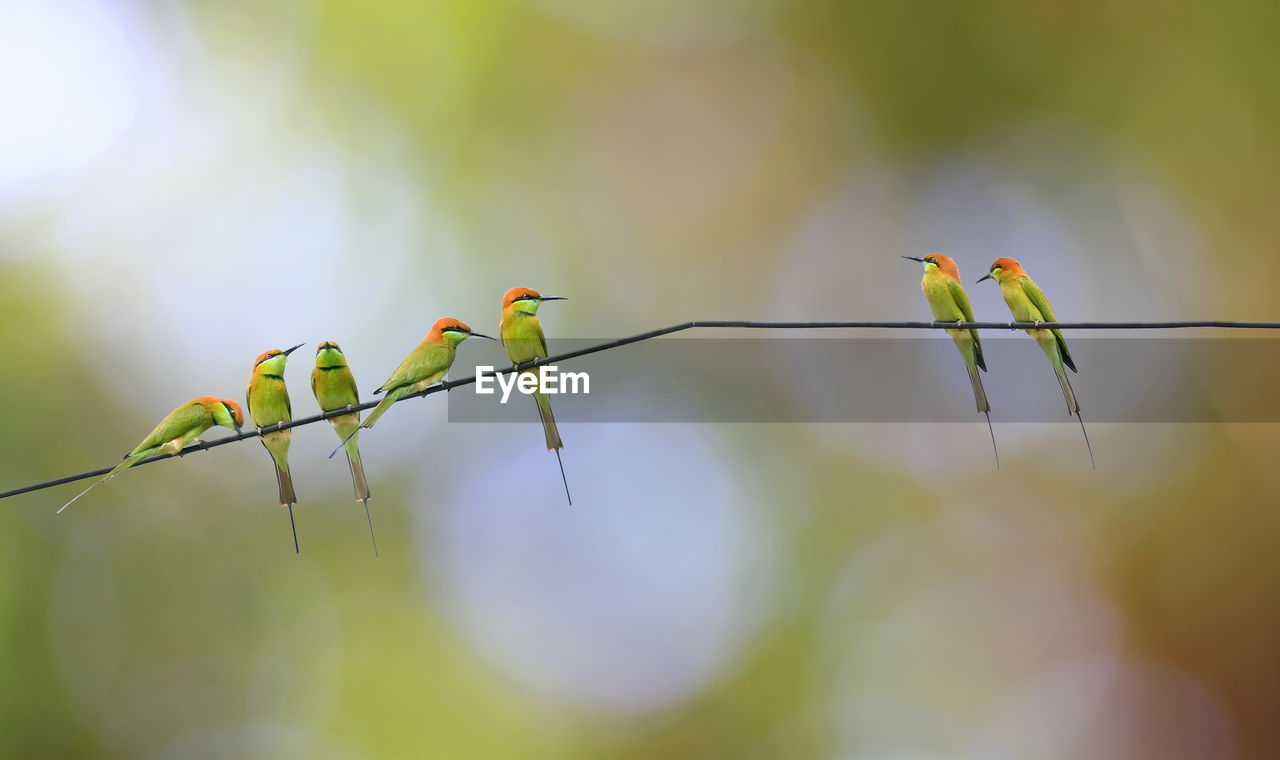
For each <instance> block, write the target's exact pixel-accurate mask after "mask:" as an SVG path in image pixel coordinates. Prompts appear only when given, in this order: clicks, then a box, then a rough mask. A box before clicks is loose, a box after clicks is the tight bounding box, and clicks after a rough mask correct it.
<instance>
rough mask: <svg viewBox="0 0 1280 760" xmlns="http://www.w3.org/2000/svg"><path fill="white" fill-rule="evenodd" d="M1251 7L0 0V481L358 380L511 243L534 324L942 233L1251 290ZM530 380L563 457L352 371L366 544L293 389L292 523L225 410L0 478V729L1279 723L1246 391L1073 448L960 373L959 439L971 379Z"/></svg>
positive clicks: (1063, 301) (270, 741)
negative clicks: (622, 386) (315, 365)
mask: <svg viewBox="0 0 1280 760" xmlns="http://www.w3.org/2000/svg"><path fill="white" fill-rule="evenodd" d="M1277 38H1280V4H1276V3H1246V2H1217V3H1209V2H1171V3H1170V2H1152V1H1150V0H1137V1H1135V2H1126V3H1118V2H1117V3H1095V4H1081V3H1073V2H1059V1H1057V0H1050V1H1048V2H1034V3H1020V2H1010V1H1008V0H975V1H974V2H959V3H935V2H930V3H924V2H894V3H885V2H861V1H851V0H836V1H832V2H786V3H784V2H781V1H780V0H707V1H705V2H696V1H691V0H680V1H679V2H677V1H675V0H618V1H616V2H611V3H596V2H589V1H588V0H405V1H403V2H353V1H351V0H314V1H311V2H308V1H307V0H286V1H282V2H275V3H263V2H246V1H242V0H220V1H219V2H216V3H214V2H177V1H174V2H146V1H145V0H54V1H52V2H41V3H32V2H23V0H11V1H9V2H0V104H3V109H4V116H3V118H0V326H2V327H0V347H3V350H4V353H3V355H4V356H5V357H6V359H7V360H6V361H5V362H4V366H3V368H0V419H3V420H4V436H3V439H4V441H5V443H4V456H3V457H0V489H7V488H11V487H16V486H19V485H24V484H26V483H28V482H34V481H37V480H42V479H46V478H52V477H57V476H60V475H64V474H67V473H70V472H75V471H80V470H84V469H89V468H92V467H97V466H102V465H104V464H109V463H111V462H113V461H115V460H116V458H117V457H118V456H120V455H121V454H123V453H124V452H125V451H127V450H128V449H129V448H130V447H131V446H133V445H134V443H136V442H137V441H138V440H139V439H140V438H141V437H142V435H143V434H145V432H146V431H147V430H149V429H150V427H151V426H152V425H153V424H154V422H155V421H156V420H157V419H158V418H159V417H161V416H162V415H164V414H165V413H167V412H168V411H169V410H170V409H172V408H173V407H174V406H176V405H177V404H178V403H180V402H182V401H184V400H186V399H188V398H190V397H192V396H196V395H201V394H213V395H219V396H230V397H233V398H240V397H241V396H242V394H243V388H244V384H245V383H246V382H247V380H248V376H249V372H250V368H251V365H252V362H253V358H254V357H255V356H256V355H257V354H258V353H260V352H262V351H265V350H267V349H270V348H284V347H287V346H290V345H293V344H294V343H297V342H299V341H307V342H308V344H310V345H314V344H316V343H319V342H320V341H322V340H329V339H332V340H336V341H338V342H339V343H341V344H342V345H343V347H344V348H345V349H346V351H347V355H348V358H349V359H350V361H351V363H352V366H353V367H354V369H355V374H356V377H357V380H358V381H359V382H360V384H361V387H362V388H363V389H364V390H365V391H366V392H367V391H368V390H369V389H371V388H372V387H374V386H375V385H376V384H377V383H379V382H381V380H382V379H383V378H384V377H385V375H386V374H387V372H388V371H389V370H390V368H392V367H394V366H395V364H396V362H398V361H399V359H400V358H401V357H402V356H403V355H404V353H405V352H406V351H407V350H408V349H409V348H410V347H412V346H413V345H414V344H415V343H416V342H417V341H418V340H419V339H420V338H421V336H422V335H423V334H424V333H425V332H426V330H427V328H428V327H429V326H430V324H431V322H432V321H433V320H434V319H435V318H436V317H438V316H441V315H450V316H456V317H458V318H461V319H463V320H466V321H468V322H470V323H471V324H472V325H473V326H474V327H475V328H476V329H478V330H482V331H484V332H492V331H493V330H494V329H496V323H497V318H498V306H499V298H500V295H501V293H502V292H503V291H504V290H505V289H506V288H508V287H511V286H513V285H525V286H531V287H534V288H538V289H540V290H542V291H543V292H546V293H553V294H556V295H567V296H570V297H572V299H573V300H571V301H568V302H565V303H563V304H549V305H548V306H547V307H546V308H545V309H544V310H543V316H544V323H545V324H546V325H547V327H548V330H549V331H550V332H551V333H552V337H553V338H554V337H556V336H560V337H576V338H597V337H598V338H608V337H616V336H620V335H625V334H630V333H634V332H640V331H643V330H647V329H651V328H654V327H658V326H662V325H666V324H670V323H674V322H679V321H684V320H687V319H723V318H737V319H752V318H754V319H885V320H897V319H921V318H925V317H926V315H927V310H926V306H925V304H924V302H923V300H922V299H921V298H920V294H919V291H918V281H919V270H918V268H917V267H915V266H913V265H908V264H907V263H906V262H903V261H901V260H899V259H898V258H897V257H898V256H899V255H903V254H906V255H917V256H918V255H922V254H923V253H925V252H927V251H933V250H940V251H944V252H947V253H949V254H951V255H952V256H953V257H955V258H956V259H957V260H958V261H959V263H960V266H961V268H962V270H963V273H964V276H965V277H967V278H969V279H970V280H973V279H977V277H978V275H979V274H981V273H982V271H983V270H985V268H986V266H987V265H988V264H989V262H990V261H991V260H992V259H994V258H996V257H997V256H1013V257H1016V258H1018V259H1020V260H1022V262H1023V263H1024V264H1025V265H1026V266H1027V268H1028V269H1029V270H1030V271H1031V272H1032V273H1033V275H1034V276H1035V277H1036V278H1037V279H1038V280H1039V282H1040V283H1041V284H1042V285H1044V286H1045V288H1046V290H1048V292H1049V293H1050V294H1051V295H1052V297H1053V299H1054V305H1055V307H1056V309H1057V311H1058V313H1059V316H1060V318H1063V319H1096V320H1109V319H1169V318H1218V319H1277V318H1280V311H1277V309H1276V306H1275V304H1274V299H1273V298H1272V297H1271V294H1272V293H1273V289H1274V288H1275V286H1276V285H1277V284H1278V280H1280V275H1277V273H1276V269H1275V265H1276V261H1277V258H1276V255H1277V250H1278V248H1280V235H1278V234H1277V229H1278V228H1277V227H1276V224H1275V209H1276V208H1277V207H1278V206H1280V183H1277V181H1276V179H1275V178H1276V177H1277V174H1278V172H1280V152H1278V151H1277V149H1276V135H1277V134H1280V98H1278V97H1277V92H1278V90H1277V87H1276V81H1277V80H1278V79H1280V47H1277V46H1276V44H1275V41H1276V39H1277ZM970 292H971V294H972V296H973V300H974V304H975V309H976V310H977V313H978V315H979V317H980V318H983V317H987V318H992V319H999V318H1003V317H1004V316H1005V313H1006V312H1005V310H1004V306H1003V304H1002V303H1001V302H1000V300H999V297H998V293H997V291H996V289H995V288H980V287H977V286H972V287H971V288H970ZM553 342H554V341H553ZM475 343H480V341H476V342H475ZM498 351H499V349H497V348H496V347H494V346H491V345H479V346H477V345H475V344H474V343H468V344H467V345H465V346H463V348H462V351H461V354H460V359H459V365H458V366H459V367H460V368H462V369H463V370H464V371H463V372H462V374H469V371H467V370H469V369H470V367H471V366H473V364H474V363H498V362H499V361H500V355H499V353H498ZM957 365H958V363H957ZM309 366H310V350H309V349H308V350H306V351H300V352H299V353H298V354H296V355H295V358H294V359H293V365H292V366H291V368H290V375H289V377H290V382H291V384H292V387H293V389H294V390H293V398H294V410H295V413H296V414H311V413H314V412H315V411H316V408H315V403H314V400H312V399H311V397H310V394H309V393H308V389H307V380H306V378H307V373H308V372H309ZM957 369H958V366H948V367H947V368H946V369H941V368H940V369H939V372H940V374H947V373H953V372H954V371H955V370H957ZM1081 369H1082V374H1081V378H1082V380H1083V381H1084V382H1087V380H1086V379H1085V378H1087V373H1088V369H1087V367H1082V368H1081ZM1277 369H1280V368H1275V367H1254V368H1242V371H1264V372H1275V371H1277ZM1186 371H1189V372H1194V371H1196V368H1195V367H1194V366H1188V367H1186ZM791 373H792V375H794V376H796V377H799V378H800V379H799V380H797V381H796V383H797V386H796V388H795V390H794V391H793V392H794V393H797V394H804V393H817V392H849V393H853V392H856V389H847V388H842V387H841V386H840V385H839V384H838V383H835V384H833V383H832V382H831V380H832V379H830V378H828V379H826V381H825V382H819V381H820V380H822V379H815V378H805V377H804V374H803V368H791ZM949 376H950V375H949ZM697 380H698V379H697V378H689V379H688V382H687V383H686V384H685V386H684V389H683V392H684V393H686V394H687V395H688V397H689V398H690V399H694V400H697V399H699V398H701V399H705V400H706V401H707V402H710V401H711V400H713V399H714V398H715V396H716V394H717V392H718V389H717V388H715V387H706V386H704V385H701V384H699V383H698V382H697ZM743 381H744V382H752V378H744V380H743ZM960 382H962V380H961V381H960ZM1028 382H1036V383H1045V392H1046V393H1050V394H1052V393H1056V389H1055V388H1054V387H1053V385H1052V381H1051V379H1050V376H1049V375H1048V372H1047V370H1044V369H1043V368H1037V373H1036V374H1033V375H1029V377H1028ZM1153 382H1158V378H1153ZM593 391H594V392H596V393H600V392H607V389H593ZM772 392H778V391H777V389H776V388H775V389H774V391H772ZM1092 392H1094V393H1103V392H1105V389H1093V390H1092ZM964 393H965V391H964V389H963V387H962V386H961V387H960V389H959V393H958V395H957V403H963V404H968V403H969V401H967V400H966V399H965V396H964ZM763 398H764V397H763V396H762V402H763ZM618 403H619V404H620V405H625V404H626V403H627V401H626V399H618ZM1084 404H1085V407H1086V409H1087V408H1088V396H1087V395H1085V396H1084ZM997 407H998V404H997ZM527 411H528V412H529V414H530V415H532V409H529V410H527ZM997 422H999V419H998V412H997ZM562 432H563V433H564V437H565V440H566V443H567V446H568V448H567V449H566V450H565V460H566V461H565V466H566V469H567V470H568V472H569V477H570V482H571V484H572V485H573V486H574V489H575V504H574V506H573V507H572V508H568V507H566V506H565V505H564V504H563V502H562V498H563V497H562V493H561V491H560V485H559V482H558V473H557V472H556V469H555V464H554V461H553V460H552V458H551V457H550V455H548V454H547V453H546V452H545V451H544V450H543V449H542V446H541V445H540V442H541V433H540V432H539V431H538V430H537V427H536V425H534V424H530V425H462V424H453V425H450V424H448V423H447V419H446V409H445V405H444V404H443V403H439V398H438V397H437V398H436V399H434V400H428V401H417V402H410V403H408V404H406V405H404V407H403V408H397V409H396V411H395V413H394V414H391V415H389V416H388V417H387V418H386V420H385V421H384V422H383V423H382V424H381V425H380V426H379V428H378V430H377V431H376V434H373V433H370V434H369V435H367V436H365V437H364V439H362V442H363V450H364V452H365V460H366V463H367V466H368V468H369V474H370V480H371V484H372V487H373V491H374V499H373V501H372V503H371V507H372V509H373V511H374V516H375V519H376V520H377V523H378V527H379V537H380V541H381V546H382V557H381V558H380V559H375V558H374V557H373V555H372V552H371V550H370V547H369V543H368V537H367V533H366V528H365V525H364V516H363V514H362V513H361V511H360V509H359V506H358V504H356V503H354V502H352V500H351V498H350V494H349V488H350V484H349V481H348V478H347V473H346V467H345V465H344V464H343V463H341V462H339V461H337V460H334V461H329V460H325V459H324V454H325V453H327V452H328V451H329V449H331V448H332V446H333V445H335V444H336V438H335V437H334V436H333V434H332V432H331V431H329V430H328V429H327V428H325V427H323V426H312V427H308V428H303V429H301V430H299V431H298V432H297V434H296V435H295V436H294V448H293V461H294V463H295V464H294V477H295V480H296V481H297V487H298V492H299V496H300V498H301V503H300V505H299V507H298V508H297V514H298V523H299V534H300V539H301V543H302V547H303V551H302V554H301V556H294V554H293V553H292V552H290V551H289V549H290V548H291V547H290V546H289V544H290V539H289V534H288V524H287V518H286V516H285V515H284V513H283V512H281V511H280V510H279V509H278V508H277V507H276V506H275V504H274V493H275V486H274V481H273V478H272V475H271V471H270V466H269V464H268V461H267V456H266V454H265V453H264V452H263V451H262V450H261V449H260V447H259V446H258V445H257V444H256V443H253V442H248V443H245V444H238V445H234V446H228V447H222V448H218V449H215V450H213V451H212V452H209V453H205V454H200V455H198V456H193V457H188V458H186V459H184V460H181V461H175V462H170V463H164V464H157V465H154V466H150V467H146V468H143V469H139V470H137V471H131V472H129V473H126V474H125V475H124V476H122V477H121V478H120V479H118V480H117V481H115V482H113V483H111V484H110V485H109V486H106V487H104V488H102V489H99V490H97V491H95V492H94V493H93V494H92V495H91V496H90V497H86V499H84V500H83V501H81V502H79V503H77V504H76V506H75V507H74V508H72V510H69V511H68V512H67V513H65V514H63V515H61V516H56V517H55V515H54V510H55V509H56V508H57V507H58V506H59V505H60V504H61V503H62V502H63V501H65V500H66V499H67V498H70V496H71V495H72V494H74V493H75V491H76V490H77V488H78V486H63V487H61V488H58V489H55V490H50V491H44V492H40V493H36V494H30V495H26V496H22V497H18V498H13V499H9V500H5V501H4V502H0V577H3V582H0V757H5V758H24V759H25V758H344V759H345V758H451V759H452V758H584V759H585V758H635V759H637V760H638V759H640V758H654V757H672V758H708V757H734V758H809V757H814V758H817V757H831V758H849V759H858V760H915V759H917V758H919V759H924V758H1037V759H1039V760H1053V759H1056V758H1083V757H1088V758H1095V759H1096V758H1117V759H1120V758H1124V759H1138V758H1158V759H1159V760H1169V759H1170V758H1196V759H1203V758H1273V757H1277V756H1280V723H1277V721H1276V720H1275V716H1276V714H1277V709H1280V660H1278V659H1277V657H1276V656H1275V648H1276V642H1277V641H1280V573H1277V572H1276V565H1275V558H1276V557H1277V556H1280V516H1277V510H1276V506H1277V505H1276V502H1277V499H1276V494H1277V488H1278V486H1277V484H1276V480H1275V477H1274V470H1273V467H1274V452H1275V451H1276V446H1277V444H1278V443H1280V441H1278V440H1277V431H1276V428H1275V426H1274V425H1270V426H1268V425H1209V424H1204V425H1178V426H1175V425H1119V424H1115V425H1101V424H1100V425H1095V426H1094V428H1093V434H1094V442H1095V449H1096V451H1097V453H1098V456H1099V461H1100V466H1099V469H1098V471H1097V472H1093V471H1091V470H1089V469H1088V463H1087V459H1086V457H1085V454H1084V452H1083V447H1082V445H1081V443H1080V441H1079V438H1078V436H1079V431H1078V429H1076V428H1074V427H1072V426H1071V425H1070V424H1066V423H1064V424H1058V425H1004V426H1000V425H997V434H998V435H999V436H1000V438H1001V443H1002V449H1003V453H1004V469H1003V470H1002V471H1000V472H999V473H996V472H995V471H994V469H993V467H992V465H991V462H990V459H989V457H990V452H989V449H988V448H987V440H986V431H985V426H980V423H979V424H978V425H964V424H955V425H700V426H695V425H608V424H593V425H577V426H565V429H564V430H563V431H562ZM219 434H220V433H217V432H214V433H210V434H208V436H209V437H216V436H217V435H219Z"/></svg>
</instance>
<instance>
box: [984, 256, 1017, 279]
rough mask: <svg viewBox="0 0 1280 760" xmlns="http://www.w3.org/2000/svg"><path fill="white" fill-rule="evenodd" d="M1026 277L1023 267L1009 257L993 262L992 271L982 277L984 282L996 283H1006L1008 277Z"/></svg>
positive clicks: (1002, 257)
mask: <svg viewBox="0 0 1280 760" xmlns="http://www.w3.org/2000/svg"><path fill="white" fill-rule="evenodd" d="M1024 275H1026V271H1024V270H1023V268H1022V265H1021V264H1019V263H1018V262H1016V261H1014V260H1013V259H1011V258H1009V257H1007V256H1001V257H1000V258H998V259H996V260H995V261H993V262H991V271H989V272H987V273H986V274H985V275H983V276H982V279H980V280H978V282H982V280H995V281H996V282H1004V281H1005V278H1008V277H1022V276H1024Z"/></svg>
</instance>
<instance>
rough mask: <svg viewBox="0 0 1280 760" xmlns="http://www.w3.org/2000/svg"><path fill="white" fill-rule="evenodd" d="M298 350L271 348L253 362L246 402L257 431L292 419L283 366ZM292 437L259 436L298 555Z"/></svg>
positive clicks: (275, 433) (284, 433)
mask: <svg viewBox="0 0 1280 760" xmlns="http://www.w3.org/2000/svg"><path fill="white" fill-rule="evenodd" d="M301 347H302V344H301V343H299V344H298V345H296V346H294V347H293V348H291V349H289V350H287V351H280V350H276V349H272V350H271V351H267V352H266V353H264V354H262V355H261V356H259V357H258V360H257V361H256V362H254V363H253V376H252V377H250V378H249V391H248V393H247V394H246V396H245V398H246V400H247V401H248V407H249V416H250V417H252V418H253V424H254V425H257V426H258V429H259V430H261V429H262V428H265V427H270V426H272V425H275V424H277V423H280V422H289V421H291V420H293V407H292V406H290V405H289V391H288V389H287V388H286V387H285V384H284V365H285V363H286V362H287V361H289V354H291V353H293V352H294V351H297V350H298V349H299V348H301ZM292 437H293V430H291V429H288V428H286V429H284V430H273V431H271V432H270V433H263V434H262V435H261V438H262V445H263V446H264V447H265V448H266V449H267V453H269V454H271V461H272V462H273V463H274V464H275V467H276V483H277V485H279V486H280V504H281V505H283V506H285V507H288V508H289V528H290V529H292V530H293V551H294V552H295V553H297V552H298V551H300V550H299V548H298V527H297V526H296V525H295V524H294V522H293V505H294V504H297V503H298V497H297V496H296V495H295V494H294V492H293V478H292V477H291V476H290V475H289V440H290V439H291V438H292Z"/></svg>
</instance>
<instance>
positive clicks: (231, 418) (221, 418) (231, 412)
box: [196, 396, 244, 431]
mask: <svg viewBox="0 0 1280 760" xmlns="http://www.w3.org/2000/svg"><path fill="white" fill-rule="evenodd" d="M196 402H197V403H199V404H201V405H203V406H204V407H205V408H206V409H208V410H209V412H210V413H211V414H213V423H214V424H215V425H221V426H223V427H228V428H235V429H236V430H237V431H239V430H240V426H241V425H243V424H244V412H243V411H242V410H241V409H240V404H239V403H237V402H236V401H233V400H232V399H229V398H216V397H214V396H201V397H200V398H198V399H196Z"/></svg>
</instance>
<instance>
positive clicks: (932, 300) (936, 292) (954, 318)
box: [920, 266, 991, 413]
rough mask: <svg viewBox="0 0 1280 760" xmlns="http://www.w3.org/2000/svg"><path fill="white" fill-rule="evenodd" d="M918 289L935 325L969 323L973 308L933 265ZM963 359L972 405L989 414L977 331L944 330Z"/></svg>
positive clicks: (982, 360) (966, 298) (957, 286)
mask: <svg viewBox="0 0 1280 760" xmlns="http://www.w3.org/2000/svg"><path fill="white" fill-rule="evenodd" d="M920 289H921V290H923V291H924V296H925V299H926V300H927V301H928V302H929V310H930V311H932V312H933V318H934V319H935V320H936V321H938V322H962V321H963V322H973V321H975V320H974V317H973V307H972V306H971V305H970V304H969V296H968V295H967V294H966V293H965V292H964V288H963V287H962V286H961V285H960V283H959V282H958V281H956V280H955V279H953V278H951V277H948V276H947V275H946V274H945V273H943V272H942V270H940V269H939V268H938V267H937V266H929V267H927V268H926V270H925V274H924V278H923V279H922V280H921V281H920ZM947 335H949V336H950V337H951V340H953V341H954V342H955V344H956V348H957V349H959V350H960V355H961V356H962V357H964V363H965V368H966V369H967V370H968V373H969V384H970V385H972V386H973V397H974V402H975V403H976V404H977V407H978V411H979V412H984V413H985V412H990V411H991V404H990V403H988V401H987V392H986V390H985V389H984V388H983V387H982V376H981V375H980V374H978V370H979V368H981V369H982V370H984V371H985V370H986V368H987V362H986V359H984V358H983V356H982V339H981V338H980V337H979V336H978V331H977V330H947Z"/></svg>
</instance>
